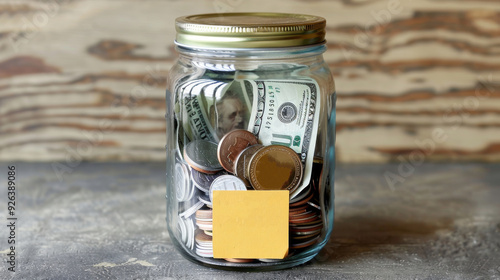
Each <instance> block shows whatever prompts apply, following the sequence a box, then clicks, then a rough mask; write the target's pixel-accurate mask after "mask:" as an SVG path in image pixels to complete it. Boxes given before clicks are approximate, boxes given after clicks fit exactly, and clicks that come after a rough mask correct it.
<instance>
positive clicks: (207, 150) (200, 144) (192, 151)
mask: <svg viewBox="0 0 500 280" xmlns="http://www.w3.org/2000/svg"><path fill="white" fill-rule="evenodd" d="M184 160H186V162H187V163H188V164H189V166H191V168H193V169H194V170H197V171H199V172H203V173H209V174H213V173H217V172H219V171H220V170H222V166H221V165H220V163H219V160H218V159H217V144H215V143H213V142H209V141H205V140H195V141H192V142H189V143H188V144H187V145H186V146H185V147H184Z"/></svg>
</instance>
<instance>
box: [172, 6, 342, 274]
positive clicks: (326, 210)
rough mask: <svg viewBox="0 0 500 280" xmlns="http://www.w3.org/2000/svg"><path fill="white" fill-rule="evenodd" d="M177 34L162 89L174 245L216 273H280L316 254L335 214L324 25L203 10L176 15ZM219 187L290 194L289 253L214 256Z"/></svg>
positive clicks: (309, 19)
mask: <svg viewBox="0 0 500 280" xmlns="http://www.w3.org/2000/svg"><path fill="white" fill-rule="evenodd" d="M176 30H177V37H176V49H177V51H178V53H179V57H178V60H177V63H176V64H175V65H174V66H173V67H172V69H171V70H170V73H169V77H168V89H167V94H166V108H167V113H166V122H167V145H166V150H167V173H166V174H167V195H166V198H167V227H168V231H169V234H170V237H171V239H172V242H173V244H174V245H175V247H176V248H177V249H178V251H179V252H181V253H182V255H184V256H185V257H186V258H187V259H189V260H191V261H193V262H196V263H199V264H203V265H207V266H211V267H216V268H222V269H231V270H247V271H248V270H271V269H282V268H287V267H292V266H295V265H299V264H302V263H305V262H307V261H309V260H311V259H312V258H314V256H316V255H317V254H318V252H319V251H320V249H321V248H323V247H324V246H325V244H326V243H327V241H328V239H329V237H330V234H331V232H332V229H333V216H334V184H333V182H334V168H335V150H334V146H335V101H336V94H335V85H334V81H333V78H332V75H331V73H330V71H329V69H328V65H327V64H326V63H325V61H324V59H323V55H322V54H323V52H324V51H325V49H326V47H325V39H324V35H325V20H324V19H323V18H321V17H316V16H309V15H298V14H276V13H232V14H205V15H194V16H185V17H180V18H178V19H177V20H176ZM228 147H229V148H228ZM216 190H240V191H244V190H247V191H248V192H265V191H269V190H282V191H287V195H288V196H287V197H286V199H287V200H286V203H287V205H285V207H286V208H287V209H285V211H286V213H288V215H287V216H286V217H285V218H286V221H285V222H286V224H285V226H286V227H287V229H286V230H287V232H286V234H287V235H286V238H287V240H286V244H287V246H288V253H287V254H285V255H284V256H283V257H282V258H281V257H280V258H266V257H265V256H267V255H264V257H259V258H248V257H247V258H242V255H234V256H229V257H227V256H226V257H224V258H217V256H216V258H214V248H217V250H218V251H219V250H220V249H218V248H219V247H221V246H222V245H224V244H222V245H221V241H218V242H217V243H216V239H217V234H218V232H220V233H221V232H222V229H220V231H218V230H217V228H222V227H223V226H224V227H226V225H225V224H224V223H218V222H217V221H216V219H218V220H221V218H219V217H220V215H222V214H221V213H219V212H220V211H219V212H216V211H217V209H216V207H219V209H222V208H221V207H222V206H217V205H224V202H221V203H222V204H218V203H219V202H217V203H215V202H212V199H213V197H212V195H213V193H218V192H217V191H216ZM239 194H241V192H239ZM246 204H247V203H243V204H241V205H246ZM248 204H250V202H249V203H248ZM271 204H272V203H271ZM212 207H214V209H212ZM242 208H243V207H242ZM237 210H238V209H237ZM281 210H283V209H281V208H280V210H279V211H281ZM235 212H238V211H235ZM216 213H218V214H217V215H216ZM223 214H224V215H236V214H232V213H231V214H228V213H223ZM265 215H266V216H265V217H266V218H267V217H269V218H274V217H273V215H275V213H273V212H268V213H265ZM242 219H243V221H242ZM237 221H242V222H243V223H244V222H245V218H244V217H237ZM231 226H232V225H231ZM257 227H259V225H257ZM266 229H267V228H265V227H263V228H262V231H265V230H266ZM252 230H254V228H252ZM230 233H231V232H230ZM221 234H222V233H221ZM269 234H271V233H269ZM238 237H240V236H238ZM269 237H271V236H269ZM272 237H273V238H275V236H272ZM235 238H236V237H235ZM219 239H220V238H219ZM229 239H231V240H232V238H229ZM229 239H228V240H227V242H229V241H230V240H229ZM278 239H279V237H278ZM212 240H213V242H212ZM279 240H282V239H279ZM224 242H225V241H224V240H223V241H222V243H224ZM240 244H242V243H240ZM245 245H247V244H245ZM252 246H254V247H255V248H256V249H257V250H260V249H262V250H265V249H266V248H260V247H262V246H263V245H259V244H255V245H252ZM259 246H260V247H259ZM236 247H238V246H236ZM255 248H254V249H255ZM268 249H269V248H268ZM268 253H269V252H268ZM271 253H273V252H271ZM271 255H272V254H271ZM243 256H244V255H243ZM259 256H261V255H259Z"/></svg>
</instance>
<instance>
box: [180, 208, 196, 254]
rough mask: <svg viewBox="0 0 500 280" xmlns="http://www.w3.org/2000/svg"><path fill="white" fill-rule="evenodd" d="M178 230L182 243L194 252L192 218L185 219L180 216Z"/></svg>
mask: <svg viewBox="0 0 500 280" xmlns="http://www.w3.org/2000/svg"><path fill="white" fill-rule="evenodd" d="M177 229H178V231H179V233H180V235H181V241H182V243H184V244H185V245H186V246H187V247H188V248H189V249H191V250H192V249H193V248H194V233H195V227H194V223H193V220H192V219H191V218H187V219H185V218H183V217H181V216H180V215H179V217H178V220H177Z"/></svg>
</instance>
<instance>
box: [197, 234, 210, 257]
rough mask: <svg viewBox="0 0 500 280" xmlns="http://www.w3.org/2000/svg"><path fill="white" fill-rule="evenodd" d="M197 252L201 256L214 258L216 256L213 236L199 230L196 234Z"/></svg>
mask: <svg viewBox="0 0 500 280" xmlns="http://www.w3.org/2000/svg"><path fill="white" fill-rule="evenodd" d="M194 239H195V240H196V250H195V251H196V254H197V255H199V256H201V257H206V258H212V257H213V256H214V246H213V242H212V236H210V235H207V234H205V233H204V232H203V231H197V232H196V236H195V237H194Z"/></svg>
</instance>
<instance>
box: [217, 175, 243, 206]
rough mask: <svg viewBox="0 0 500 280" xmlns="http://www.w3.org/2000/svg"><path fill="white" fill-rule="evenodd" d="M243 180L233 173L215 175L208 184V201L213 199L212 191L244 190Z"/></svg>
mask: <svg viewBox="0 0 500 280" xmlns="http://www.w3.org/2000/svg"><path fill="white" fill-rule="evenodd" d="M246 190H247V187H246V185H245V182H243V181H242V180H241V179H240V178H238V177H236V176H233V175H222V176H220V177H217V179H215V180H214V181H213V182H212V185H211V186H210V192H209V196H210V201H213V195H214V191H246Z"/></svg>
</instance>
